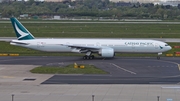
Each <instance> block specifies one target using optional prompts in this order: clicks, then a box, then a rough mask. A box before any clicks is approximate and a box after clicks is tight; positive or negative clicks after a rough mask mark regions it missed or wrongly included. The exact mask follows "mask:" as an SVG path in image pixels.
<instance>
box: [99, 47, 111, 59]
mask: <svg viewBox="0 0 180 101" xmlns="http://www.w3.org/2000/svg"><path fill="white" fill-rule="evenodd" d="M99 55H101V56H102V57H105V58H112V57H114V49H112V48H102V49H101V50H100V51H99Z"/></svg>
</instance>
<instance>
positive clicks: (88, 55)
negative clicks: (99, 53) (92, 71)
mask: <svg viewBox="0 0 180 101" xmlns="http://www.w3.org/2000/svg"><path fill="white" fill-rule="evenodd" d="M91 54H92V52H90V51H89V52H87V53H86V55H85V56H83V59H84V60H86V59H88V60H92V59H94V55H91Z"/></svg>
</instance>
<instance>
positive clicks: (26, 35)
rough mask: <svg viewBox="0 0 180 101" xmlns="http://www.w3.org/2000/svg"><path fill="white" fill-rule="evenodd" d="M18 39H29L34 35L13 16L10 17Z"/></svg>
mask: <svg viewBox="0 0 180 101" xmlns="http://www.w3.org/2000/svg"><path fill="white" fill-rule="evenodd" d="M10 20H11V23H12V25H13V28H14V31H15V33H16V36H17V38H18V40H31V39H34V36H33V35H32V34H31V33H30V32H29V31H28V30H27V29H26V28H25V27H24V26H23V25H22V24H21V23H20V22H19V21H18V20H17V19H16V18H14V17H12V18H10Z"/></svg>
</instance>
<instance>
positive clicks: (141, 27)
mask: <svg viewBox="0 0 180 101" xmlns="http://www.w3.org/2000/svg"><path fill="white" fill-rule="evenodd" d="M23 25H24V26H25V27H26V28H27V29H28V30H29V31H30V32H31V33H32V34H33V35H34V36H35V37H50V38H52V37H53V38H58V37H62V38H63V37H68V38H69V37H71V38H160V37H163V38H180V29H179V28H180V24H112V23H111V24H108V23H104V24H103V23H99V24H98V23H95V24H88V23H83V24H81V23H64V24H63V23H24V24H23ZM0 32H1V33H0V37H15V33H14V30H13V28H12V25H11V24H10V23H0Z"/></svg>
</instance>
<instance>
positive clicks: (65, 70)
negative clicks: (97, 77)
mask: <svg viewBox="0 0 180 101" xmlns="http://www.w3.org/2000/svg"><path fill="white" fill-rule="evenodd" d="M84 66H85V68H74V65H73V64H70V65H67V66H65V67H58V66H57V67H49V66H41V67H36V68H34V69H32V70H30V72H31V73H40V74H108V73H107V72H106V71H104V70H101V69H99V68H97V67H95V66H93V65H87V64H84Z"/></svg>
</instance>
